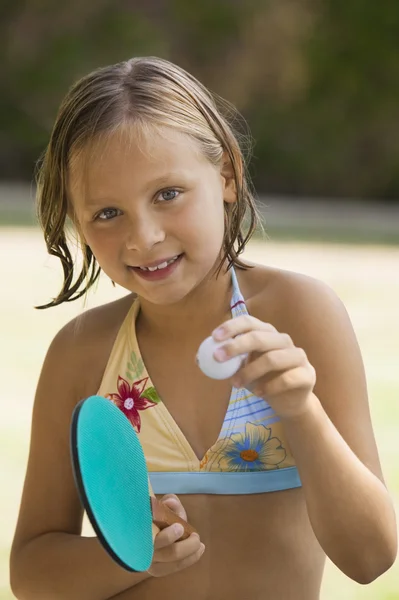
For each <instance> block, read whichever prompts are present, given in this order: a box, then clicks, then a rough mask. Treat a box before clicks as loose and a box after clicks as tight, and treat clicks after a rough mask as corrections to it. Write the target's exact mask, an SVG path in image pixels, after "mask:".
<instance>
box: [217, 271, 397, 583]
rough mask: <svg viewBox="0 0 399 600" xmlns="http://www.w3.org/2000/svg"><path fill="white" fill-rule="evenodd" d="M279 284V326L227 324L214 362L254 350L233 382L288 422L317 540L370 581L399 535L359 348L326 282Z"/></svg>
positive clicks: (248, 320) (391, 555)
mask: <svg viewBox="0 0 399 600" xmlns="http://www.w3.org/2000/svg"><path fill="white" fill-rule="evenodd" d="M286 273H287V272H286ZM276 287H277V289H276V290H275V294H274V295H273V298H276V299H277V300H276V304H278V310H277V311H275V312H274V319H273V320H274V325H272V324H271V323H267V322H266V319H265V321H263V320H259V319H258V318H255V317H253V316H248V315H244V316H240V317H236V318H234V319H230V320H229V321H226V322H225V323H224V324H223V325H222V326H221V327H220V328H218V329H217V330H215V331H214V332H213V336H214V338H215V339H217V340H226V343H225V344H224V345H223V348H219V349H218V350H217V351H215V353H214V356H215V358H216V359H217V360H221V361H223V360H226V359H227V358H229V357H232V356H238V355H241V354H244V353H248V360H247V361H246V362H245V363H244V364H243V366H242V367H241V368H240V369H239V371H238V372H237V373H236V375H234V377H233V378H232V381H233V384H234V385H235V386H236V387H245V388H246V389H251V390H253V391H254V393H255V395H256V396H259V397H263V398H265V399H266V400H267V401H268V402H269V404H270V405H271V406H272V408H273V409H274V411H275V413H276V414H277V415H278V416H279V417H280V418H281V421H282V423H283V425H284V429H285V431H286V435H287V440H288V444H289V445H290V448H291V451H292V453H293V455H294V457H295V461H296V464H297V467H298V471H299V474H300V477H301V480H302V483H303V492H304V495H305V499H306V504H307V509H308V513H309V518H310V521H311V524H312V527H313V529H314V532H315V535H316V536H317V538H318V540H319V542H320V544H321V546H322V548H323V549H324V551H325V552H326V554H327V555H328V556H329V557H330V558H331V560H332V561H333V562H335V564H336V565H337V566H338V567H339V568H340V569H341V571H343V572H344V573H345V574H346V575H348V576H349V577H351V578H352V579H355V580H356V581H358V582H360V583H368V582H370V581H372V580H373V579H375V578H376V577H378V576H379V575H381V573H383V572H384V571H386V570H387V569H388V568H389V567H390V566H391V565H392V564H393V562H394V560H395V557H396V553H397V536H396V523H395V514H394V510H393V505H392V502H391V499H390V497H389V495H388V492H387V490H386V488H385V485H384V482H383V477H382V474H381V467H380V463H379V459H378V452H377V448H376V444H375V440H374V436H373V430H372V426H371V419H370V413H369V406H368V398H367V386H366V379H365V374H364V368H363V363H362V358H361V354H360V350H359V346H358V343H357V341H356V337H355V334H354V331H353V328H352V325H351V322H350V319H349V317H348V314H347V312H346V310H345V307H344V305H343V303H342V302H341V301H340V300H339V298H338V297H337V296H336V294H335V293H334V292H333V291H332V290H331V289H330V288H329V287H328V286H327V285H325V284H323V283H321V282H319V281H317V280H315V279H313V278H310V277H306V276H302V275H298V274H294V273H287V274H283V275H281V276H280V277H279V282H278V285H277V286H276ZM270 298H271V296H270V294H265V299H264V300H263V301H262V304H265V303H267V302H268V303H270ZM264 310H265V309H264V307H263V306H262V309H261V310H259V314H261V313H262V312H264ZM269 314H270V310H269ZM275 326H276V327H278V328H279V330H280V331H278V330H277V329H276V327H275ZM282 332H284V333H282Z"/></svg>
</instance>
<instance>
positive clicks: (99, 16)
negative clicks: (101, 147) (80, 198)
mask: <svg viewBox="0 0 399 600" xmlns="http://www.w3.org/2000/svg"><path fill="white" fill-rule="evenodd" d="M398 25H399V4H398V3H397V2H395V0H386V2H384V5H383V7H382V6H381V5H379V4H378V3H375V2H373V1H372V0H351V2H345V1H344V0H302V1H301V2H297V0H217V1H216V0H202V1H201V2H198V3H191V2H187V1H186V0H96V1H94V0H85V2H82V1H81V0H79V1H78V0H70V2H69V3H68V4H62V3H61V4H60V3H58V2H55V1H52V0H29V1H26V0H25V1H24V0H3V1H2V4H1V7H0V35H1V40H2V41H1V43H2V44H3V46H4V52H3V53H2V56H3V57H4V58H3V61H2V63H1V65H0V69H1V72H0V74H1V77H0V82H1V94H0V177H3V178H21V177H22V178H31V175H32V171H33V165H34V162H35V160H36V159H37V157H38V156H39V154H40V152H41V151H42V150H43V148H44V146H45V144H46V142H47V139H48V135H49V132H50V130H51V127H52V124H53V121H54V117H55V115H56V112H57V108H58V105H59V103H60V101H61V99H62V97H63V96H64V94H65V92H66V90H67V89H68V87H69V86H70V85H71V84H72V82H73V81H74V80H76V79H77V78H79V77H81V76H82V75H83V74H85V73H87V72H89V71H90V70H92V69H94V68H97V67H98V66H101V65H104V64H110V63H113V62H118V61H120V60H124V59H126V58H129V57H131V56H134V55H158V56H163V57H165V58H168V59H170V60H172V61H175V62H177V63H178V64H180V65H181V66H182V67H184V68H186V69H187V70H189V71H190V72H192V73H193V74H194V75H195V76H197V77H198V78H199V79H201V81H203V82H204V83H205V84H206V85H208V86H209V87H210V88H211V89H212V90H213V91H214V92H216V93H218V94H220V95H221V96H223V97H225V98H227V99H228V100H230V101H231V102H233V103H234V104H236V105H237V107H238V108H239V109H240V110H241V111H242V112H243V114H244V116H245V117H246V118H247V119H248V121H249V124H250V126H251V129H252V133H253V136H254V138H255V140H256V145H255V156H254V160H253V163H252V172H253V175H254V179H255V183H256V185H257V187H258V190H259V191H260V192H280V193H287V194H292V193H295V194H307V195H309V194H311V195H335V196H342V197H345V196H348V195H351V196H361V197H368V196H377V197H383V198H398V197H399V151H398V147H397V144H396V138H397V129H398V127H399V119H398V118H397V115H398V111H399V108H398V104H399V103H398V100H399V64H398V62H397V60H396V52H397V50H396V46H397V41H396V40H397V31H398Z"/></svg>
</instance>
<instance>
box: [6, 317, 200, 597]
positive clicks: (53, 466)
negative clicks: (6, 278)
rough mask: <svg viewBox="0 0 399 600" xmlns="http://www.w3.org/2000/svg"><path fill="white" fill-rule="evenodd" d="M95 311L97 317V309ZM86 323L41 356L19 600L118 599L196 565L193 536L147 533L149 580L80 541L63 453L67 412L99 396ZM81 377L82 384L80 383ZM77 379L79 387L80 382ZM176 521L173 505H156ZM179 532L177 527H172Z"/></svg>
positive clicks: (99, 359)
mask: <svg viewBox="0 0 399 600" xmlns="http://www.w3.org/2000/svg"><path fill="white" fill-rule="evenodd" d="M96 310H98V309H96ZM86 314H87V318H88V320H89V324H90V322H91V323H92V329H93V330H94V331H89V330H87V327H86V321H84V322H83V325H82V326H81V327H76V324H75V323H74V322H72V323H70V324H69V325H67V326H66V327H65V328H64V329H63V330H61V332H60V333H59V334H58V335H57V336H56V338H55V339H54V341H53V343H52V344H51V346H50V349H49V351H48V353H47V356H46V360H45V362H44V365H43V369H42V373H41V375H40V380H39V384H38V388H37V393H36V398H35V405H34V410H33V419H32V433H31V444H30V452H29V461H28V468H27V473H26V479H25V485H24V491H23V496H22V502H21V508H20V514H19V518H18V524H17V529H16V533H15V537H14V542H13V546H12V550H11V558H10V575H11V586H12V590H13V592H14V595H15V596H16V597H17V598H19V599H20V600H36V599H37V600H47V599H49V600H50V599H51V600H56V599H57V600H64V599H65V600H67V599H68V600H69V599H73V600H80V599H82V600H105V599H108V598H111V597H116V596H118V597H119V594H121V593H123V592H126V593H128V590H129V589H131V588H132V587H133V586H135V585H137V584H138V583H140V582H142V581H144V580H146V579H148V578H149V577H163V576H166V575H168V574H170V573H175V572H177V571H180V570H182V569H185V568H187V567H189V566H190V565H192V564H194V563H195V562H197V561H198V560H199V558H200V556H201V555H202V552H203V550H204V546H203V544H201V542H200V539H199V536H198V535H196V534H192V535H191V536H190V537H189V538H187V539H185V540H182V541H179V538H180V537H181V535H182V531H179V528H178V529H177V530H176V529H175V527H174V526H169V527H166V528H165V529H163V530H162V531H161V532H159V533H157V530H156V528H155V529H154V535H155V534H156V535H155V539H154V557H153V562H152V564H151V567H150V569H149V570H148V573H131V572H128V571H126V570H125V569H123V568H121V567H119V566H118V565H117V564H116V563H115V562H114V561H113V560H112V559H111V558H110V557H109V556H108V554H107V553H106V552H105V550H104V549H103V548H102V546H101V545H100V543H99V542H98V540H97V538H96V537H89V538H84V537H81V526H82V516H83V511H82V508H81V505H80V501H79V498H78V495H77V491H76V488H75V482H74V479H73V473H72V468H71V458H70V449H69V428H70V422H71V415H72V410H73V408H74V406H75V405H76V403H77V402H78V401H79V400H80V399H81V398H85V397H87V396H89V395H91V393H92V391H93V390H96V389H98V385H99V378H100V377H101V372H102V370H101V365H103V364H104V361H105V360H106V357H107V352H105V355H106V356H104V350H101V351H99V348H104V344H103V343H101V340H100V339H98V338H96V337H95V336H96V335H98V336H100V338H101V336H104V332H103V331H102V330H101V327H99V323H103V322H104V319H102V318H99V319H97V318H92V315H93V314H95V313H93V312H92V311H88V313H86ZM82 373H83V374H85V377H84V378H83V377H82ZM82 379H84V381H82ZM162 501H163V502H165V503H166V504H167V505H168V506H169V508H171V509H172V510H174V511H175V512H176V513H177V514H178V515H179V516H180V517H182V518H184V519H185V520H187V518H186V513H185V511H184V508H183V507H182V505H181V504H180V502H179V500H178V499H177V498H176V497H174V496H173V497H170V496H169V497H165V498H163V499H162ZM179 527H180V529H182V528H181V526H179Z"/></svg>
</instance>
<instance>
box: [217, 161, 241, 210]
mask: <svg viewBox="0 0 399 600" xmlns="http://www.w3.org/2000/svg"><path fill="white" fill-rule="evenodd" d="M220 176H221V178H222V185H223V200H224V201H225V202H227V203H228V204H232V203H233V202H237V185H236V180H235V177H234V169H233V165H232V164H231V160H230V157H229V155H228V154H227V152H226V151H224V152H223V158H222V166H221V169H220Z"/></svg>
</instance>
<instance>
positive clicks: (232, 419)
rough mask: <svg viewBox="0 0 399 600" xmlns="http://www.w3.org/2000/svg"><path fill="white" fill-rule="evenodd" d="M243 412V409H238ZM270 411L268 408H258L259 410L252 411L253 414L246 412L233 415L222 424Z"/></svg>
mask: <svg viewBox="0 0 399 600" xmlns="http://www.w3.org/2000/svg"><path fill="white" fill-rule="evenodd" d="M240 410H243V409H240ZM271 411H272V409H271V408H270V407H269V408H260V409H259V410H254V411H253V412H246V413H243V414H241V415H235V416H234V417H229V418H228V419H225V420H224V423H227V422H228V421H237V420H238V419H245V418H247V417H253V416H254V415H258V414H259V413H267V412H271Z"/></svg>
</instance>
